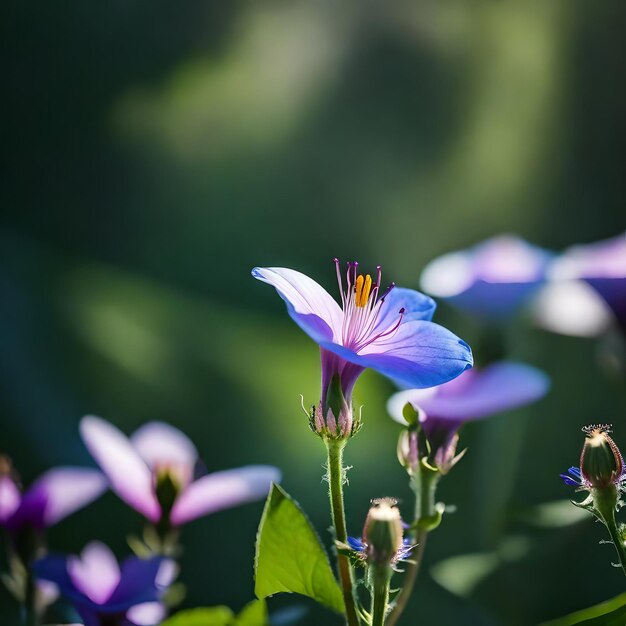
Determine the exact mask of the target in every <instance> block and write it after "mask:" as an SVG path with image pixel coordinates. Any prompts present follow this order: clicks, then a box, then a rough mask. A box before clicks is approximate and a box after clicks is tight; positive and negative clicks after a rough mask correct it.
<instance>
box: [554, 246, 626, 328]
mask: <svg viewBox="0 0 626 626" xmlns="http://www.w3.org/2000/svg"><path fill="white" fill-rule="evenodd" d="M550 277H551V278H553V279H555V280H571V279H580V280H584V281H585V282H586V283H588V284H589V285H591V286H592V287H593V288H594V289H595V290H596V291H597V292H598V293H599V294H600V295H601V296H602V298H603V299H604V300H605V301H606V303H607V304H608V305H609V307H610V308H611V310H612V311H613V313H614V314H615V317H616V319H617V321H618V323H619V324H620V325H621V326H622V328H626V234H624V235H619V236H617V237H613V238H611V239H606V240H604V241H598V242H596V243H591V244H587V245H578V246H573V247H571V248H569V249H568V250H566V251H565V252H564V253H563V254H562V255H561V256H560V257H559V258H558V259H556V260H555V261H554V263H553V264H552V265H551V267H550Z"/></svg>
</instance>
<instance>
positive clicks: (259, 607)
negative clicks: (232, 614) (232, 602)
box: [233, 600, 269, 626]
mask: <svg viewBox="0 0 626 626" xmlns="http://www.w3.org/2000/svg"><path fill="white" fill-rule="evenodd" d="M268 624H269V618H268V616H267V605H266V604H265V600H253V601H252V602H250V603H249V604H246V606H244V607H243V609H242V610H241V613H239V615H237V617H236V618H235V621H234V622H233V626H267V625H268Z"/></svg>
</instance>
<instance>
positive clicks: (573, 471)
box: [559, 466, 586, 487]
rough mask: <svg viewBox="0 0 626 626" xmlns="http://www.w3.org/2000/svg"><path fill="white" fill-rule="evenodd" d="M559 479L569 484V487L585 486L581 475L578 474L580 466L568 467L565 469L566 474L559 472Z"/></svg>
mask: <svg viewBox="0 0 626 626" xmlns="http://www.w3.org/2000/svg"><path fill="white" fill-rule="evenodd" d="M559 476H560V477H561V479H562V480H563V482H564V483H565V484H566V485H570V486H571V487H585V486H586V485H585V483H584V482H583V477H582V476H581V474H580V468H578V467H574V466H572V467H570V468H569V469H568V470H567V473H566V474H559Z"/></svg>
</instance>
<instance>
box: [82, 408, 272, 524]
mask: <svg viewBox="0 0 626 626" xmlns="http://www.w3.org/2000/svg"><path fill="white" fill-rule="evenodd" d="M80 432H81V436H82V438H83V441H84V442H85V445H86V446H87V448H88V449H89V452H90V453H91V455H92V456H93V457H94V459H95V460H96V462H97V463H98V465H100V467H101V469H102V471H103V472H104V473H105V474H106V475H107V477H108V478H109V481H110V483H111V489H112V490H113V491H115V493H116V494H117V495H118V496H119V497H120V498H121V499H122V500H124V501H125V502H126V503H127V504H128V505H130V506H131V507H132V508H133V509H135V510H136V511H138V512H139V513H141V514H142V515H143V516H144V517H145V518H147V519H148V520H149V521H151V522H153V523H157V522H160V521H161V522H163V521H166V522H167V523H168V524H171V525H173V526H180V525H181V524H185V523H187V522H189V521H191V520H193V519H196V518H198V517H201V516H203V515H208V514H210V513H214V512H216V511H220V510H222V509H228V508H230V507H233V506H237V505H239V504H243V503H245V502H251V501H253V500H258V499H261V498H264V497H265V496H266V495H267V492H268V490H269V487H270V485H271V483H272V482H277V481H278V480H280V472H279V471H278V470H277V469H276V468H274V467H270V466H267V465H250V466H248V467H240V468H237V469H231V470H226V471H222V472H215V473H213V474H204V475H201V476H199V477H196V469H197V467H198V466H199V458H198V451H197V450H196V448H195V446H194V445H193V443H192V442H191V441H190V440H189V439H188V438H187V436H186V435H184V434H183V433H182V432H181V431H180V430H178V429H177V428H174V427H173V426H170V425H169V424H165V423H162V422H150V423H148V424H146V425H145V426H142V427H141V428H140V429H139V430H137V431H136V432H135V433H134V434H133V435H132V437H131V438H130V439H129V438H127V437H126V436H125V435H124V434H123V433H122V432H121V431H120V430H118V429H117V428H115V426H113V425H112V424H109V422H106V421H104V420H102V419H100V418H98V417H93V416H87V417H84V418H83V419H82V421H81V423H80ZM164 518H166V519H164Z"/></svg>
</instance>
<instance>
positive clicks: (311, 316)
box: [252, 267, 343, 342]
mask: <svg viewBox="0 0 626 626" xmlns="http://www.w3.org/2000/svg"><path fill="white" fill-rule="evenodd" d="M252 275H253V276H254V277H255V278H258V279H259V280H262V281H263V282H265V283H268V284H270V285H272V286H273V287H275V288H276V291H278V294H279V295H280V297H281V298H282V299H283V300H284V301H285V302H286V304H287V310H288V311H289V315H290V316H291V317H292V319H293V320H294V321H295V322H296V324H298V326H300V328H302V330H304V332H305V333H307V334H308V335H309V337H311V339H313V340H314V341H317V342H320V341H337V342H339V341H341V327H342V323H343V311H342V310H341V308H340V307H339V305H338V304H337V302H335V300H333V298H332V297H331V296H330V294H329V293H328V292H327V291H326V290H325V289H324V288H323V287H322V286H321V285H319V284H318V283H316V282H315V281H314V280H313V279H312V278H309V277H308V276H306V275H305V274H302V273H301V272H296V271H295V270H290V269H287V268H285V267H255V268H254V269H253V270H252Z"/></svg>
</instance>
